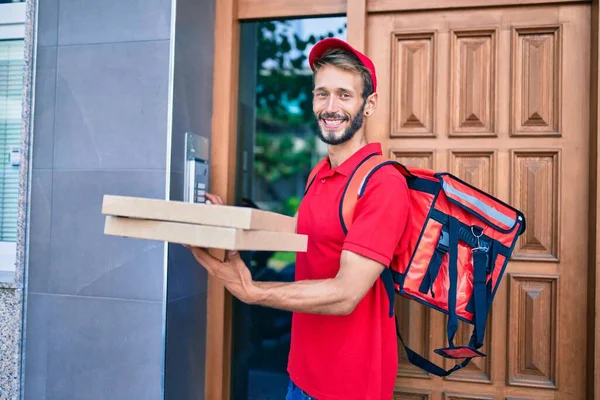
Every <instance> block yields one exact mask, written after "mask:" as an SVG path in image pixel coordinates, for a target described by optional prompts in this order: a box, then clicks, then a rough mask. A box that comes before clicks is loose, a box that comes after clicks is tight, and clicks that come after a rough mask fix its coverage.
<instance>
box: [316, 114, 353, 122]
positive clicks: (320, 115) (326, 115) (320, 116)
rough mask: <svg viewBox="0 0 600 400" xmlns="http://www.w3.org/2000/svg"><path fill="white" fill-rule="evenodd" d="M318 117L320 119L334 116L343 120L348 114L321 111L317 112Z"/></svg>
mask: <svg viewBox="0 0 600 400" xmlns="http://www.w3.org/2000/svg"><path fill="white" fill-rule="evenodd" d="M319 118H321V119H325V118H335V119H341V120H344V121H347V120H348V116H346V115H343V114H335V113H327V112H323V113H321V114H319Z"/></svg>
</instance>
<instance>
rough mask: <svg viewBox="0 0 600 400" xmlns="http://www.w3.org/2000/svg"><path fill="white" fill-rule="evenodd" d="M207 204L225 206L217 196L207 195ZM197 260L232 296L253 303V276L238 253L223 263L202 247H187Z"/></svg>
mask: <svg viewBox="0 0 600 400" xmlns="http://www.w3.org/2000/svg"><path fill="white" fill-rule="evenodd" d="M206 198H207V199H208V201H207V204H221V205H222V204H224V203H223V200H222V199H221V197H219V196H218V195H216V194H211V193H206ZM186 247H187V248H189V249H190V250H191V252H192V254H193V255H194V258H196V261H198V263H199V264H200V265H201V266H203V267H204V268H205V269H206V271H207V272H208V273H209V274H210V275H211V276H214V277H215V278H217V279H218V280H219V281H221V282H223V284H224V285H225V287H226V288H227V290H229V291H230V292H231V294H232V295H234V296H235V297H237V298H238V299H240V300H241V301H243V302H252V301H253V296H252V293H253V292H252V289H253V288H255V287H254V285H253V282H252V274H251V273H250V270H249V269H248V267H247V266H246V264H245V263H244V261H243V260H242V259H241V257H240V254H239V253H238V252H237V251H231V250H230V251H228V252H227V258H226V259H225V261H221V260H219V259H217V258H215V257H213V256H212V255H210V253H209V252H208V251H207V250H206V249H202V248H200V247H193V246H186Z"/></svg>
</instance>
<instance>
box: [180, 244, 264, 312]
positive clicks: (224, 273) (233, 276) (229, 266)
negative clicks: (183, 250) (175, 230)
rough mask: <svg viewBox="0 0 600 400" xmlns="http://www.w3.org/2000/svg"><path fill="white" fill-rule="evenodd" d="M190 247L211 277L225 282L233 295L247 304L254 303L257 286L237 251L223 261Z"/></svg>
mask: <svg viewBox="0 0 600 400" xmlns="http://www.w3.org/2000/svg"><path fill="white" fill-rule="evenodd" d="M188 247H189V248H190V250H191V251H192V254H193V255H194V257H195V258H196V261H198V263H199V264H200V265H202V266H203V267H204V268H205V269H206V271H207V272H208V273H209V274H210V275H211V276H214V277H215V278H217V279H218V280H219V281H221V282H223V284H224V285H225V287H226V288H227V290H229V291H230V292H231V294H232V295H234V296H235V297H237V298H238V299H240V300H241V301H243V302H245V303H252V302H253V301H254V296H253V294H254V290H253V289H255V286H254V283H253V281H252V275H251V274H250V270H249V269H248V267H247V266H246V264H245V263H244V261H243V260H242V259H241V257H240V255H239V253H238V252H237V251H230V252H229V253H228V256H227V259H226V260H225V261H221V260H219V259H217V258H215V257H213V256H211V255H210V254H209V253H208V251H206V250H205V249H202V248H199V247H190V246H188Z"/></svg>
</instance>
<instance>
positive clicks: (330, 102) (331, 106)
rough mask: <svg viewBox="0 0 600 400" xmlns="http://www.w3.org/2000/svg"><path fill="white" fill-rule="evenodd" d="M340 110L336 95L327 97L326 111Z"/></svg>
mask: <svg viewBox="0 0 600 400" xmlns="http://www.w3.org/2000/svg"><path fill="white" fill-rule="evenodd" d="M338 110H339V107H338V104H337V99H336V97H335V96H329V98H328V99H327V108H326V109H325V111H327V112H328V113H335V112H337V111H338Z"/></svg>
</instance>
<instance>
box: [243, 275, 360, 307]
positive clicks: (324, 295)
mask: <svg viewBox="0 0 600 400" xmlns="http://www.w3.org/2000/svg"><path fill="white" fill-rule="evenodd" d="M254 286H255V292H254V294H253V296H252V297H253V298H254V301H253V302H252V303H253V304H259V305H262V306H266V307H272V308H279V309H282V310H287V311H295V312H303V313H312V314H329V315H345V314H348V313H350V312H351V311H352V310H353V309H354V306H355V305H356V303H355V299H354V298H352V297H351V296H349V295H348V294H347V292H346V291H344V290H343V287H342V285H340V284H339V282H337V281H336V280H335V279H323V280H306V281H298V282H254Z"/></svg>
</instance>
